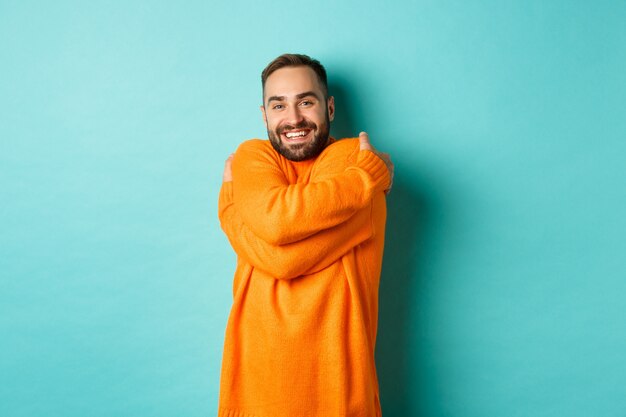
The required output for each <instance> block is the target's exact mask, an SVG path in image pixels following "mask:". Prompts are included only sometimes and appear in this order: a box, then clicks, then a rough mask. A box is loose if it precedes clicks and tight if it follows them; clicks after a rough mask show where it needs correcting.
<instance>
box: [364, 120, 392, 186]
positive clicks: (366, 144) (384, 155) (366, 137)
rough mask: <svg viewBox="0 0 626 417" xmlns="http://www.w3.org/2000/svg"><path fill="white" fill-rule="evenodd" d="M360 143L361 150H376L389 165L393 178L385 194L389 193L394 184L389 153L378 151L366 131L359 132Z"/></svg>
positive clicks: (390, 174)
mask: <svg viewBox="0 0 626 417" xmlns="http://www.w3.org/2000/svg"><path fill="white" fill-rule="evenodd" d="M359 144H360V149H361V150H368V151H371V152H374V153H375V154H376V156H378V157H379V158H380V159H382V160H383V162H384V163H385V165H387V169H388V170H389V177H390V178H391V180H390V181H389V188H387V189H386V190H385V194H389V192H390V191H391V186H392V184H393V163H392V162H391V158H390V157H389V154H387V153H384V152H378V151H377V150H376V149H374V147H373V146H372V144H371V143H370V137H369V135H368V134H367V133H365V132H361V133H359Z"/></svg>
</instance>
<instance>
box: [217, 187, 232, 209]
mask: <svg viewBox="0 0 626 417" xmlns="http://www.w3.org/2000/svg"><path fill="white" fill-rule="evenodd" d="M232 202H233V182H232V181H228V182H223V183H222V188H221V189H220V195H219V198H218V204H217V209H218V213H219V214H220V216H221V214H222V211H223V210H224V209H225V208H226V207H228V206H229V205H230V204H232Z"/></svg>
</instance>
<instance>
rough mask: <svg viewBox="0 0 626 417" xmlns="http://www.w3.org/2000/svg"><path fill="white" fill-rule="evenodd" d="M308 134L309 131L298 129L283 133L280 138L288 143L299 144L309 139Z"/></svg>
mask: <svg viewBox="0 0 626 417" xmlns="http://www.w3.org/2000/svg"><path fill="white" fill-rule="evenodd" d="M309 133H311V130H310V129H300V130H290V131H288V132H283V133H281V134H280V136H281V137H282V138H283V140H285V142H288V143H299V142H304V141H306V140H308V139H309Z"/></svg>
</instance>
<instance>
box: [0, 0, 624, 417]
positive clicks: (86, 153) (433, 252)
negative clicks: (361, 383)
mask: <svg viewBox="0 0 626 417" xmlns="http://www.w3.org/2000/svg"><path fill="white" fill-rule="evenodd" d="M625 21H626V3H625V2H624V1H612V2H609V1H599V2H584V1H534V0H531V1H521V0H520V1H504V2H502V1H469V2H468V1H443V2H442V1H397V2H381V1H356V0H350V1H317V2H307V3H299V2H255V1H229V2H225V1H224V2H214V1H204V2H200V1H196V2H194V1H186V2H157V1H144V2H138V1H112V2H78V1H76V2H69V1H55V2H27V1H19V2H18V1H15V2H12V1H0V192H1V197H0V198H1V202H0V221H1V225H2V226H1V229H0V274H1V277H0V415H2V416H7V417H9V416H10V417H26V416H28V417H31V416H32V417H35V416H36V417H40V416H64V417H66V416H67V417H74V416H76V417H84V416H102V417H110V416H116V417H125V416H129V417H136V416H142V417H153V416H154V417H156V416H189V417H192V416H198V417H200V416H210V415H215V413H216V409H217V397H218V389H219V370H220V361H221V353H222V343H223V337H224V329H225V325H226V320H227V317H228V313H229V308H230V304H231V296H232V292H231V288H232V277H233V272H234V267H235V255H234V253H233V251H232V249H231V248H230V246H229V244H228V241H227V240H226V238H225V236H224V235H223V234H222V232H221V230H220V228H219V223H218V220H217V196H218V191H219V187H220V182H221V175H222V169H223V163H224V160H225V158H226V157H227V156H228V155H229V154H230V153H231V152H233V151H234V150H235V149H236V147H237V145H238V144H239V143H240V142H242V141H243V140H246V139H249V138H252V137H261V138H264V137H266V131H265V126H264V125H263V123H262V119H261V113H260V111H259V108H258V107H259V105H260V104H261V86H260V73H261V70H262V69H263V68H264V66H265V65H266V64H267V63H268V62H269V61H271V60H272V59H273V58H274V57H276V56H277V55H279V54H281V53H284V52H301V53H307V54H309V55H311V56H314V57H316V58H318V59H320V60H321V61H322V63H323V64H325V66H326V68H327V70H328V72H329V81H330V84H331V93H333V94H335V96H336V98H337V112H338V114H337V122H336V124H335V126H334V127H333V133H334V134H335V135H337V136H355V135H358V132H359V131H361V130H366V131H368V132H369V133H370V136H371V138H372V142H373V144H374V145H375V146H376V147H378V148H379V149H381V150H384V151H386V152H389V153H390V154H391V155H392V157H393V160H394V162H395V164H396V180H395V184H394V189H393V191H392V193H391V194H390V195H389V198H388V210H389V218H388V234H387V242H386V248H385V261H384V268H383V274H382V281H381V295H380V297H381V300H380V322H379V338H378V344H377V366H378V371H379V377H380V384H381V395H382V405H383V413H384V415H385V416H387V417H393V416H421V417H443V416H454V417H456V416H458V417H502V416H507V417H515V416H533V417H544V416H545V417H548V416H550V417H562V416H568V417H578V416H580V417H589V416H602V417H613V416H614V417H623V416H624V415H626V355H625V354H624V352H626V307H625V302H624V299H625V295H626V282H625V281H626V241H625V236H626V220H625V208H626V186H625V179H626V163H625V160H626V141H625V139H626V25H625V24H624V22H625Z"/></svg>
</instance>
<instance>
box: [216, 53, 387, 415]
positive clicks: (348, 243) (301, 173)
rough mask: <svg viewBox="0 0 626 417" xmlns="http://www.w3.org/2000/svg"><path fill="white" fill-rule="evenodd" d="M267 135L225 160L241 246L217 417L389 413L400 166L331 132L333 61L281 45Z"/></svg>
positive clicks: (266, 104) (236, 241)
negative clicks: (388, 345)
mask: <svg viewBox="0 0 626 417" xmlns="http://www.w3.org/2000/svg"><path fill="white" fill-rule="evenodd" d="M261 78H262V84H263V105H262V106H261V111H262V114H263V120H264V121H265V124H266V126H267V134H268V137H269V141H267V140H259V139H253V140H249V141H246V142H244V143H243V144H241V145H240V146H239V148H238V149H237V151H236V153H235V154H233V155H231V157H230V158H229V159H228V160H227V161H226V166H225V169H224V183H223V184H222V189H221V191H220V198H219V217H220V222H221V225H222V229H223V230H224V232H225V233H226V235H227V236H228V239H229V241H230V243H231V245H232V247H233V249H234V250H235V252H236V253H237V269H236V271H235V278H234V286H233V295H234V300H233V306H232V310H231V314H230V317H229V320H228V325H227V329H226V339H225V344H224V356H223V362H222V375H221V386H220V404H219V416H220V417H244V416H245V417H248V416H254V417H292V416H293V417H296V416H297V417H304V416H323V417H338V416H341V417H344V416H350V417H356V416H362V417H370V416H371V417H374V416H380V414H381V411H380V402H379V398H378V381H377V377H376V368H375V362H374V346H375V343H376V325H377V316H378V283H379V278H380V271H381V264H382V254H383V244H384V232H385V217H386V206H385V194H386V193H387V192H388V191H389V189H390V187H391V180H392V177H393V164H392V163H391V160H390V159H389V156H388V155H387V154H383V153H380V152H378V151H376V150H375V149H374V148H373V147H372V146H371V145H370V143H369V139H368V136H367V134H366V133H364V132H362V133H361V135H360V136H359V138H358V139H357V138H353V139H343V140H335V139H334V138H332V137H330V136H329V128H330V122H331V121H332V120H333V118H334V115H335V103H334V98H333V97H332V96H329V95H328V87H327V80H326V71H325V69H324V67H323V66H322V65H321V64H320V63H319V62H318V61H316V60H313V59H311V58H309V57H308V56H306V55H295V54H285V55H281V56H280V57H278V58H276V59H275V60H274V61H272V62H271V63H270V64H269V65H268V66H267V67H266V68H265V70H264V71H263V73H262V77H261Z"/></svg>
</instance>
